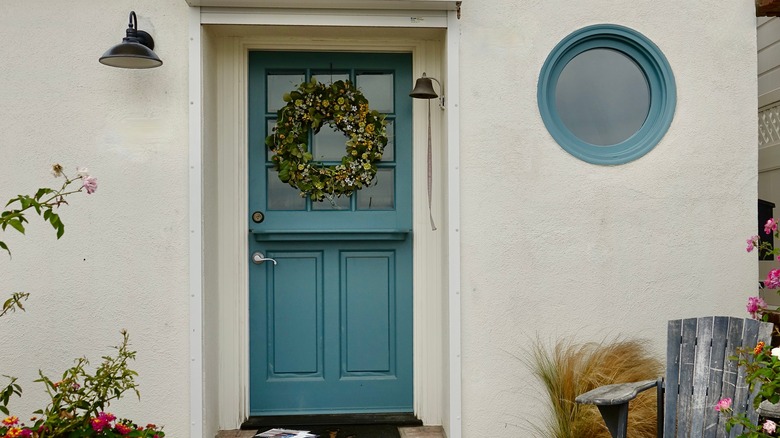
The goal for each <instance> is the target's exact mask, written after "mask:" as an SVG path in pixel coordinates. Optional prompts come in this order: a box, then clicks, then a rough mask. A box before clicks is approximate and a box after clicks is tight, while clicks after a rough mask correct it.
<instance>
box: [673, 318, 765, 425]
mask: <svg viewBox="0 0 780 438" xmlns="http://www.w3.org/2000/svg"><path fill="white" fill-rule="evenodd" d="M667 333H668V339H667V342H668V343H667V354H666V380H665V384H664V386H665V395H664V398H665V409H664V434H663V436H664V437H667V438H668V437H678V438H699V437H702V438H726V437H727V436H730V437H734V436H736V435H738V434H739V433H740V432H741V430H740V429H739V428H737V427H735V428H734V429H732V431H731V433H730V434H729V435H726V431H725V425H724V422H723V416H721V415H718V413H717V411H715V409H714V407H715V404H716V403H717V402H718V400H720V399H721V398H725V397H729V398H732V399H733V400H734V401H733V404H732V407H733V409H734V412H735V414H738V413H741V412H746V413H747V414H748V416H749V417H751V418H753V419H755V418H757V415H758V414H757V413H756V412H755V410H754V409H753V406H752V397H751V394H749V392H748V388H747V385H746V383H745V376H744V369H738V367H737V366H736V363H735V362H734V361H731V360H729V359H728V357H729V356H732V355H734V354H735V352H736V349H737V348H738V347H748V348H752V347H754V346H755V345H756V343H757V342H758V341H759V340H763V341H764V342H766V343H767V344H769V340H770V337H771V334H772V324H769V323H762V322H759V321H754V320H750V319H741V318H731V317H722V316H717V317H704V318H692V319H684V320H674V321H669V326H668V331H667Z"/></svg>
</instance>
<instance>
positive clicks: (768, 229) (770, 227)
mask: <svg viewBox="0 0 780 438" xmlns="http://www.w3.org/2000/svg"><path fill="white" fill-rule="evenodd" d="M774 231H777V221H776V220H775V218H771V219H769V220H768V221H766V224H764V232H765V233H766V234H772V232H774Z"/></svg>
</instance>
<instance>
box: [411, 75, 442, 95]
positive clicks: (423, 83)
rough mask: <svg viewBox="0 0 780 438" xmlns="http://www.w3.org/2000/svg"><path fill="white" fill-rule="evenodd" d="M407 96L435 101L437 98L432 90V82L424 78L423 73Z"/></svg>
mask: <svg viewBox="0 0 780 438" xmlns="http://www.w3.org/2000/svg"><path fill="white" fill-rule="evenodd" d="M409 96H412V97H413V98H415V99H435V98H437V97H439V95H438V94H436V92H435V91H434V90H433V81H431V78H429V77H428V76H426V75H425V73H423V75H422V77H421V78H418V79H417V81H415V83H414V89H413V90H412V92H411V93H409Z"/></svg>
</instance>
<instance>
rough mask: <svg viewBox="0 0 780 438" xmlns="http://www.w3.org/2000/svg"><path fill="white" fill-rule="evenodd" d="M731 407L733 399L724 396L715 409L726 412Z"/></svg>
mask: <svg viewBox="0 0 780 438" xmlns="http://www.w3.org/2000/svg"><path fill="white" fill-rule="evenodd" d="M729 409H731V399H730V398H723V399H720V401H719V402H718V404H716V405H715V410H716V411H718V412H725V411H727V410H729Z"/></svg>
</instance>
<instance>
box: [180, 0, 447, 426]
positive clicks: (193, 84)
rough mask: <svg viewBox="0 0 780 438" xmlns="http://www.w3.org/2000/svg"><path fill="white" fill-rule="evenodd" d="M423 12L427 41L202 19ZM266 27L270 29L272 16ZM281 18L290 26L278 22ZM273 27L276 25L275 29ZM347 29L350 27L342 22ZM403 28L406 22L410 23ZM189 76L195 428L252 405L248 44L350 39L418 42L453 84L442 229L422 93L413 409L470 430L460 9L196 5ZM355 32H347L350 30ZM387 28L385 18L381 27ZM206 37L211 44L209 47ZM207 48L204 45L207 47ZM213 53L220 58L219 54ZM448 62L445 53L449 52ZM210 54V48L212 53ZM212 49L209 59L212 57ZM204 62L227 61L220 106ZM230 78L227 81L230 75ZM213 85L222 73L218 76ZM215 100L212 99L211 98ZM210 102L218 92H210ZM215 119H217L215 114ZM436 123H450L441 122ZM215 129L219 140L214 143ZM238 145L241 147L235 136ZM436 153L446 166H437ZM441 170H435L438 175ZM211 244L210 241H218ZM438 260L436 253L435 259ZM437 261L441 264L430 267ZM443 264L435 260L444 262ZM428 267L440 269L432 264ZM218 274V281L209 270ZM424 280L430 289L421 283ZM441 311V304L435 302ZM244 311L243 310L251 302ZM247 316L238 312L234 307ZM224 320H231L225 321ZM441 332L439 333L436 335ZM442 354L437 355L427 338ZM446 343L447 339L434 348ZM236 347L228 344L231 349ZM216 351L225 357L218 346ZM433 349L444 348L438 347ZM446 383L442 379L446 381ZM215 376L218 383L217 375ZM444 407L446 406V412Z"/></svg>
mask: <svg viewBox="0 0 780 438" xmlns="http://www.w3.org/2000/svg"><path fill="white" fill-rule="evenodd" d="M410 18H411V20H417V21H416V22H417V24H419V25H420V26H419V27H420V28H441V29H446V35H445V37H444V41H442V42H430V41H424V40H421V39H414V38H413V37H411V38H406V39H404V38H380V37H371V36H370V35H368V36H365V37H361V38H343V37H342V38H332V39H327V38H317V39H316V40H314V39H308V40H304V39H298V40H296V39H295V38H289V37H278V36H277V37H273V36H269V35H265V36H263V37H258V36H257V35H253V34H252V33H251V32H249V33H248V34H247V35H238V36H227V35H223V36H220V37H218V38H216V39H215V38H212V37H211V36H210V34H209V32H208V31H207V30H206V29H205V28H204V27H203V26H204V25H207V26H217V25H219V26H230V25H234V24H241V25H253V26H256V29H260V27H262V26H268V25H277V26H278V25H283V26H327V27H334V28H335V27H339V28H342V29H343V28H348V27H350V26H371V27H384V28H393V27H395V28H399V27H409V26H410ZM265 29H269V28H268V27H266V28H265ZM278 29H282V28H278ZM273 30H274V29H272V31H273ZM344 32H347V31H344ZM402 32H403V31H402ZM189 33H190V35H189V37H190V53H189V62H190V69H189V87H190V105H189V106H190V114H189V122H190V129H189V134H190V140H189V161H190V165H189V169H190V181H189V193H190V208H189V214H190V222H189V225H190V276H189V279H190V288H189V290H190V355H191V358H190V359H191V367H190V376H191V377H190V385H191V386H190V391H191V392H190V394H191V395H190V416H191V418H190V420H191V424H190V427H191V433H190V436H193V437H198V436H206V435H208V434H211V432H212V431H213V430H212V429H213V428H214V427H217V426H215V425H213V424H210V423H213V421H210V420H209V418H208V416H206V415H205V414H204V412H205V411H207V410H209V409H215V408H217V409H219V420H218V422H219V426H220V427H221V428H234V427H236V426H237V425H238V424H240V422H241V421H242V420H243V418H245V416H246V414H247V412H248V396H247V391H246V385H247V384H248V357H247V353H246V351H247V350H248V329H247V324H246V323H247V317H246V314H245V312H246V310H247V305H246V296H247V291H248V285H247V277H248V276H247V272H248V271H247V270H248V255H247V252H246V251H247V250H246V230H247V229H248V223H247V219H246V218H247V203H246V200H247V194H246V173H247V166H246V159H245V157H246V154H245V152H246V81H245V76H246V53H247V52H248V51H249V50H253V49H275V50H317V51H322V50H349V51H353V50H354V51H401V52H411V53H413V63H414V65H413V69H414V70H413V72H414V75H415V76H419V75H421V74H422V72H423V71H426V72H427V73H428V74H429V76H435V75H439V77H440V78H441V79H443V82H444V85H445V87H446V89H445V91H446V98H447V110H446V111H444V112H441V113H440V112H438V110H435V106H434V110H435V111H434V114H433V120H432V122H433V123H432V124H433V126H434V145H435V147H434V149H435V151H436V153H435V155H434V164H435V166H434V167H435V169H436V170H437V172H438V173H439V174H440V175H439V177H438V178H437V177H436V176H435V177H434V181H435V182H434V184H437V183H440V184H439V186H438V187H437V186H436V185H434V207H433V213H434V217H435V218H436V220H437V222H438V224H437V225H438V227H439V229H438V231H435V232H434V231H431V230H430V228H429V226H428V218H427V213H428V210H427V199H425V197H424V196H418V195H417V194H418V193H425V186H426V184H425V181H427V173H426V169H425V168H426V166H425V158H424V157H425V153H426V151H425V148H426V146H427V145H426V143H427V137H426V136H425V135H426V132H427V129H426V126H425V123H427V122H426V120H427V119H426V118H425V106H424V104H425V102H420V101H417V102H416V103H415V116H414V150H415V158H414V161H415V165H414V177H413V178H414V185H415V187H417V188H422V192H420V190H418V189H417V188H416V189H415V194H416V196H415V201H414V215H415V218H414V233H415V234H414V235H415V247H414V253H415V267H414V269H415V279H414V288H415V291H416V292H415V301H414V306H415V319H414V324H415V339H414V342H415V350H414V357H415V359H414V361H415V412H416V413H417V415H418V416H420V417H421V418H423V419H428V422H429V423H430V422H433V423H434V424H435V423H436V422H437V419H438V421H440V422H441V423H442V424H443V425H444V427H445V430H446V431H447V434H448V436H449V437H450V438H459V437H460V436H461V360H460V339H461V338H460V325H461V317H460V232H459V229H460V225H459V222H460V214H459V208H460V196H459V193H460V190H459V189H460V184H459V87H458V82H459V68H458V63H459V57H458V51H459V34H460V31H459V24H458V19H457V13H456V12H455V11H446V12H445V11H422V12H421V11H414V13H404V12H402V11H372V12H371V13H369V14H367V13H366V11H360V13H356V12H352V13H350V11H343V10H339V11H326V12H323V11H318V12H317V13H314V14H313V13H311V11H308V12H307V11H306V10H273V11H268V10H259V9H251V10H245V9H242V10H236V9H215V8H198V7H192V8H190V20H189ZM347 33H349V32H347ZM382 33H387V29H385V31H382ZM204 46H208V47H204ZM204 50H205V51H204ZM214 52H216V56H215V58H216V59H212V58H214V57H213V56H212V54H213V53H214ZM441 52H444V54H446V61H444V62H442V61H443V60H442V59H441V58H442V53H441ZM204 53H209V55H206V56H204ZM206 58H209V59H206ZM204 69H210V70H209V71H210V72H213V71H218V72H219V73H218V74H219V76H220V77H221V78H223V80H219V81H217V83H216V86H217V88H218V91H217V92H216V94H217V101H218V103H217V109H214V108H208V107H205V105H204V94H205V93H206V91H205V90H204V87H205V85H204ZM226 77H227V78H230V80H224V78H226ZM212 85H214V84H212ZM209 102H211V101H209ZM209 105H213V103H209ZM215 111H216V112H218V114H219V115H218V118H219V121H218V123H216V125H217V126H213V125H214V124H215V122H213V121H209V118H208V117H207V115H206V113H208V112H212V113H214V112H215ZM210 123H211V124H212V125H211V126H210V125H209V124H210ZM436 126H439V127H442V129H441V130H437V129H436ZM209 129H216V130H217V131H218V132H217V134H216V138H217V141H216V145H213V144H205V143H204V138H206V139H208V140H209V141H210V140H211V139H212V138H213V137H212V135H213V134H212V133H209V134H208V135H205V134H204V132H208V131H209ZM229 145H234V146H235V147H226V146H229ZM214 147H217V150H216V153H218V154H219V159H218V160H217V161H218V166H219V167H218V169H216V173H217V174H218V175H219V176H218V177H217V178H218V180H219V183H218V186H219V187H220V188H219V189H217V191H218V193H217V196H216V197H214V198H215V199H217V201H216V205H206V204H207V203H204V198H208V197H209V192H208V191H209V190H213V189H211V188H210V187H206V186H205V185H204V179H205V177H204V165H205V166H214V164H213V163H211V162H205V163H204V160H203V156H204V153H205V152H206V151H207V150H209V148H214ZM437 163H438V165H437ZM437 172H434V174H436V173H437ZM215 207H216V210H217V213H216V215H217V223H218V226H217V227H216V228H215V229H214V230H210V229H204V226H203V221H204V215H206V214H214V213H209V211H207V210H209V209H213V208H215ZM212 232H214V233H216V241H217V242H218V243H217V252H218V254H219V255H218V256H217V257H216V259H217V261H216V264H217V268H216V270H217V271H218V272H219V274H218V279H217V285H218V286H217V290H207V289H208V288H207V284H211V281H209V279H207V278H206V275H207V274H205V272H208V269H207V268H208V267H206V266H205V263H204V259H206V257H204V246H205V245H204V240H206V239H208V238H210V237H211V236H210V235H209V233H212ZM210 250H213V248H210ZM430 260H433V262H430ZM431 263H433V265H434V266H430V264H431ZM437 263H438V266H435V265H436V264H437ZM431 268H433V269H432V270H431ZM421 272H438V275H433V276H430V275H429V276H425V275H418V274H417V273H421ZM212 281H213V280H212ZM421 291H424V293H421ZM209 293H211V294H218V296H219V298H218V301H219V310H218V313H219V317H218V319H219V321H220V323H219V331H220V333H219V335H218V339H219V341H218V342H217V346H213V345H210V343H209V341H207V339H208V338H209V336H210V334H209V333H207V332H204V326H205V325H206V324H207V323H208V321H207V320H206V317H205V316H204V315H205V313H204V312H205V311H206V310H207V309H204V304H203V303H204V300H206V299H207V298H208V297H207V296H206V294H209ZM434 311H435V312H437V313H433V312H434ZM242 312H243V313H242ZM237 316H238V317H237ZM225 321H234V324H232V325H230V326H225V325H224V323H225ZM433 333H438V335H437V336H438V337H436V339H433V338H432V334H433ZM431 346H433V347H435V348H434V351H436V352H437V353H438V357H427V356H429V355H431V353H430V352H429V351H430V348H428V347H431ZM437 348H438V349H437ZM226 352H227V353H229V354H225V353H226ZM215 353H216V356H217V357H216V358H215V357H214V356H215ZM434 355H436V353H434ZM209 367H212V368H213V367H216V368H217V369H218V378H219V384H218V385H217V388H218V391H219V395H218V396H217V397H216V400H217V402H216V403H214V402H213V401H210V400H212V399H214V398H215V395H214V394H210V393H209V394H206V391H207V390H206V387H207V382H206V379H207V376H209V374H208V368H209ZM442 372H444V373H445V375H446V376H448V378H447V379H446V381H442V382H439V383H435V384H432V383H431V382H432V381H435V380H436V379H431V377H432V375H435V373H439V374H441V373H442ZM437 385H439V386H438V387H437ZM211 386H212V387H213V386H214V385H211ZM437 410H438V411H437Z"/></svg>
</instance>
